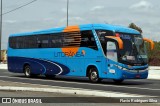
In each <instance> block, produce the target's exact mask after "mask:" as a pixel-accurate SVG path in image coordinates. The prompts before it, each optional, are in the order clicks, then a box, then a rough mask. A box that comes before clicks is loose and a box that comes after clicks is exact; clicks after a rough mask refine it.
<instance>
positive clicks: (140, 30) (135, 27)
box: [128, 23, 143, 33]
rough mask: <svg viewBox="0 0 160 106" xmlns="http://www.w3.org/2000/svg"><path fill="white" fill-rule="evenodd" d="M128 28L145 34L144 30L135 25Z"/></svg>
mask: <svg viewBox="0 0 160 106" xmlns="http://www.w3.org/2000/svg"><path fill="white" fill-rule="evenodd" d="M128 27H129V28H132V29H135V30H137V31H139V32H140V33H143V31H142V29H141V28H140V27H138V26H137V25H136V24H134V23H130V24H129V26H128Z"/></svg>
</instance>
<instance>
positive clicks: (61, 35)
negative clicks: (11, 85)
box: [8, 24, 154, 82]
mask: <svg viewBox="0 0 160 106" xmlns="http://www.w3.org/2000/svg"><path fill="white" fill-rule="evenodd" d="M145 41H147V42H149V43H150V44H151V46H150V47H151V49H153V47H154V43H153V41H152V40H149V39H147V38H143V37H142V35H141V34H140V33H139V32H138V31H136V30H134V29H130V28H127V27H122V26H116V25H109V24H85V25H78V26H68V27H60V28H52V29H48V30H41V31H35V32H27V33H19V34H11V35H10V37H9V44H8V70H9V71H10V72H14V73H24V74H25V76H26V77H31V76H34V75H45V76H46V77H55V76H58V75H64V76H81V77H88V78H89V80H90V81H91V82H98V81H101V80H102V79H113V80H114V81H115V82H122V81H123V80H124V79H146V78H147V77H148V57H147V52H146V47H145V43H144V42H145Z"/></svg>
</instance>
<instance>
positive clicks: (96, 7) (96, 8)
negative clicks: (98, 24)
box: [91, 6, 104, 11]
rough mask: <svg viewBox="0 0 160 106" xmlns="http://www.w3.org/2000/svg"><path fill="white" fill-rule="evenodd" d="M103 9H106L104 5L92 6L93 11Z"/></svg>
mask: <svg viewBox="0 0 160 106" xmlns="http://www.w3.org/2000/svg"><path fill="white" fill-rule="evenodd" d="M102 9H104V6H95V7H93V8H91V11H96V10H102Z"/></svg>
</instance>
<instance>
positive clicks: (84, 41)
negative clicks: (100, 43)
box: [80, 30, 98, 50]
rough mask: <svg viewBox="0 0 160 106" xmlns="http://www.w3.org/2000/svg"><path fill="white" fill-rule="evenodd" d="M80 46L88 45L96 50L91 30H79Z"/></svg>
mask: <svg viewBox="0 0 160 106" xmlns="http://www.w3.org/2000/svg"><path fill="white" fill-rule="evenodd" d="M80 46H81V47H88V48H91V49H94V50H98V48H97V44H96V42H95V38H94V36H93V33H92V31H91V30H87V31H81V45H80Z"/></svg>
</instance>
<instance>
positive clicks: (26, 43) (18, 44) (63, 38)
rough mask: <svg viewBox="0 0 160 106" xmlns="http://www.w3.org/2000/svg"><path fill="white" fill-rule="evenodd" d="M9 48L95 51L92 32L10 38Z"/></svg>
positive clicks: (95, 46)
mask: <svg viewBox="0 0 160 106" xmlns="http://www.w3.org/2000/svg"><path fill="white" fill-rule="evenodd" d="M9 45H10V47H11V48H16V49H27V48H62V47H88V48H92V49H97V45H96V42H95V39H94V36H93V33H92V31H81V32H67V33H52V34H43V35H31V36H20V37H10V38H9Z"/></svg>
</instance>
